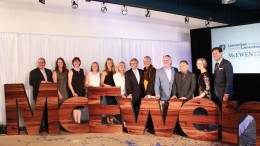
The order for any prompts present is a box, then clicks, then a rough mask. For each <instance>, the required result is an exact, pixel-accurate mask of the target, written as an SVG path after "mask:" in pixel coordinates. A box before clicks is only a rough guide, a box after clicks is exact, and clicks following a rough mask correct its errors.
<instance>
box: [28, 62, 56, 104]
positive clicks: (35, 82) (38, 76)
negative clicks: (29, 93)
mask: <svg viewBox="0 0 260 146" xmlns="http://www.w3.org/2000/svg"><path fill="white" fill-rule="evenodd" d="M44 70H45V73H46V75H47V80H48V81H49V82H52V71H51V70H49V69H47V68H45V69H44ZM44 80H45V79H44V77H43V74H42V72H41V70H40V69H39V68H38V67H37V68H35V69H34V70H32V71H31V72H30V77H29V83H30V85H31V86H33V99H34V101H36V98H37V94H38V90H39V86H40V84H41V81H44Z"/></svg>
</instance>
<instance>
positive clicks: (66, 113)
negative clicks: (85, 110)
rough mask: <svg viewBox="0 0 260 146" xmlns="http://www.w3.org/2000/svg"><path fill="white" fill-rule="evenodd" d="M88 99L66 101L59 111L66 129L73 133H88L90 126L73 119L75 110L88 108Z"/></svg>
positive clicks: (75, 98)
mask: <svg viewBox="0 0 260 146" xmlns="http://www.w3.org/2000/svg"><path fill="white" fill-rule="evenodd" d="M87 104H88V99H87V98H86V97H72V98H69V99H67V100H65V101H64V102H63V103H62V104H61V106H60V109H59V120H60V124H61V125H62V127H63V128H64V129H66V130H67V131H69V132H72V133H88V132H89V124H88V123H84V124H79V123H76V122H75V121H74V119H73V116H72V114H73V109H74V108H75V107H77V106H87Z"/></svg>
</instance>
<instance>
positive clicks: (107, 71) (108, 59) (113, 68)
mask: <svg viewBox="0 0 260 146" xmlns="http://www.w3.org/2000/svg"><path fill="white" fill-rule="evenodd" d="M108 61H111V62H112V67H111V71H112V72H113V73H115V72H116V70H115V64H114V61H113V59H112V58H107V60H106V62H105V67H104V68H105V69H104V71H105V72H106V73H109V69H108V67H107V62H108Z"/></svg>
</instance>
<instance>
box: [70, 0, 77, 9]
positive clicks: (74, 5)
mask: <svg viewBox="0 0 260 146" xmlns="http://www.w3.org/2000/svg"><path fill="white" fill-rule="evenodd" d="M76 1H77V2H76ZM71 7H72V8H73V9H77V8H78V0H71Z"/></svg>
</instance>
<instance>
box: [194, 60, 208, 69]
mask: <svg viewBox="0 0 260 146" xmlns="http://www.w3.org/2000/svg"><path fill="white" fill-rule="evenodd" d="M198 61H201V62H202V64H203V67H204V68H207V65H208V64H207V61H206V59H205V58H198V59H197V61H196V62H198Z"/></svg>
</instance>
